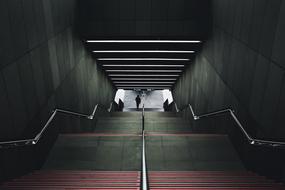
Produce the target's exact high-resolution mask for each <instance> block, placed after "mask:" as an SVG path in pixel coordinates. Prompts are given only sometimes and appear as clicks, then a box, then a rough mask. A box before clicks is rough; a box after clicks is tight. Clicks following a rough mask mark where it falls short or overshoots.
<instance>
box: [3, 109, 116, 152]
mask: <svg viewBox="0 0 285 190" xmlns="http://www.w3.org/2000/svg"><path fill="white" fill-rule="evenodd" d="M99 106H100V105H99V104H96V105H95V107H94V109H93V111H92V113H91V114H90V115H87V114H83V113H78V112H73V111H69V110H63V109H55V110H53V111H52V114H51V116H50V117H49V119H48V121H47V122H46V123H45V125H44V127H43V128H42V129H41V131H40V132H39V133H38V134H37V135H36V136H35V137H34V138H30V139H23V140H13V141H3V142H0V149H2V148H13V147H19V146H28V145H36V144H37V143H38V142H39V140H40V139H41V137H42V135H43V134H44V132H45V131H46V130H47V128H48V127H49V126H50V123H51V122H52V121H53V120H54V118H55V116H56V115H57V113H63V114H66V115H74V116H77V117H82V118H85V119H89V120H93V119H94V116H95V113H96V111H97V109H98V107H99ZM107 111H108V112H110V111H111V109H108V110H107Z"/></svg>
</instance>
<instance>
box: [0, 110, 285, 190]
mask: <svg viewBox="0 0 285 190" xmlns="http://www.w3.org/2000/svg"><path fill="white" fill-rule="evenodd" d="M142 124H143V122H142V115H141V113H140V112H119V113H112V114H111V115H110V117H101V118H99V119H98V121H97V125H96V128H95V130H94V131H93V133H81V134H61V135H59V137H58V139H57V141H56V143H55V145H54V147H53V149H52V150H51V152H50V154H49V156H48V158H47V161H46V162H45V164H44V166H43V167H42V169H41V170H39V171H34V172H33V173H31V174H28V175H26V176H22V177H20V178H18V179H14V180H12V181H9V182H6V183H4V184H3V185H2V186H0V189H1V190H2V189H3V190H6V189H7V190H13V189H15V190H18V189H19V190H34V189H36V190H42V189H43V190H45V189H50V190H51V189H56V190H57V189H58V190H62V189H81V190H83V189H84V190H85V189H86V190H87V189H104V190H113V189H114V190H115V189H120V190H124V189H126V190H127V189H128V190H129V189H141V188H142V186H141V182H142V179H141V164H142V133H141V130H142ZM144 128H145V133H144V134H145V135H144V137H145V146H146V163H147V169H148V172H147V179H148V188H149V189H159V190H168V189H169V190H173V189H176V190H182V189H183V190H186V189H188V190H191V189H193V190H194V189H195V190H198V189H199V190H206V189H223V190H236V189H242V190H260V189H261V190H281V189H285V188H284V186H283V184H279V183H276V182H274V181H272V180H269V179H266V178H265V177H262V176H258V175H257V174H255V173H252V172H249V171H246V169H245V168H244V167H243V164H242V163H241V161H240V159H239V157H238V155H237V153H236V152H235V150H234V148H233V146H232V144H231V142H230V140H229V139H228V137H227V136H226V135H217V134H195V133H193V132H192V131H191V127H190V124H189V122H187V121H185V120H183V119H182V118H180V117H179V116H177V115H176V114H175V113H165V112H146V113H145V120H144Z"/></svg>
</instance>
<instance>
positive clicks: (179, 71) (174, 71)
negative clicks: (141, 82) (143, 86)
mask: <svg viewBox="0 0 285 190" xmlns="http://www.w3.org/2000/svg"><path fill="white" fill-rule="evenodd" d="M106 71H107V72H142V73H147V72H150V73H152V72H155V73H156V72H158V73H181V72H182V70H106Z"/></svg>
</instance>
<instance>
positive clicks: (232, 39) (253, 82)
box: [173, 0, 285, 138]
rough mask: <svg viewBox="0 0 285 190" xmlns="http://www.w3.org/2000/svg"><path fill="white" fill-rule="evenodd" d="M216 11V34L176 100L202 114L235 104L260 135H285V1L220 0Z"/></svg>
mask: <svg viewBox="0 0 285 190" xmlns="http://www.w3.org/2000/svg"><path fill="white" fill-rule="evenodd" d="M213 14H214V15H213V19H214V27H213V31H212V32H213V34H212V36H211V37H210V39H209V40H208V41H206V42H205V44H204V47H203V49H202V51H201V52H200V53H199V54H198V56H197V57H196V60H195V61H194V62H193V64H192V65H191V66H190V67H189V68H188V69H187V71H186V72H185V73H184V75H183V76H182V77H181V79H180V80H179V81H178V83H177V84H176V86H175V89H174V91H173V92H174V94H175V97H176V101H177V102H178V103H179V105H181V106H182V105H184V104H186V103H188V102H192V103H193V104H194V105H195V109H196V110H197V112H198V113H201V112H207V111H212V110H216V109H221V108H224V107H228V106H231V107H232V108H233V109H235V110H236V111H237V114H238V116H239V117H240V118H241V120H242V121H243V123H245V125H246V126H248V127H255V129H254V130H253V131H256V134H257V135H258V136H260V137H267V138H284V136H285V129H284V127H282V124H284V121H283V118H284V113H285V112H284V111H285V110H284V109H285V78H284V71H285V62H284V58H285V55H284V53H283V54H282V51H283V50H284V48H285V47H284V46H285V45H284V42H285V37H284V32H285V27H284V26H285V25H284V21H285V20H284V18H285V17H284V14H285V2H283V1H280V0H276V1H269V0H268V1H267V0H266V1H265V0H262V1H259V0H249V1H248V0H247V1H234V0H231V1H226V0H217V1H216V0H215V1H213ZM255 122H256V125H254V126H253V125H251V124H252V123H255Z"/></svg>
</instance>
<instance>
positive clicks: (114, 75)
mask: <svg viewBox="0 0 285 190" xmlns="http://www.w3.org/2000/svg"><path fill="white" fill-rule="evenodd" d="M108 76H109V77H179V76H180V75H172V74H171V75H140V74H137V75H135V74H134V75H129V74H109V75H108Z"/></svg>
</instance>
